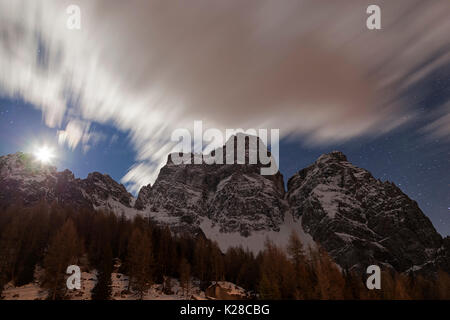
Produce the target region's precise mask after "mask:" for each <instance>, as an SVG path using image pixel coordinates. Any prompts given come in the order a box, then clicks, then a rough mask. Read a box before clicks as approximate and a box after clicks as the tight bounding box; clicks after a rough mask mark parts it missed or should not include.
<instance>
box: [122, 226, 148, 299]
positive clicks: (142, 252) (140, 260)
mask: <svg viewBox="0 0 450 320" xmlns="http://www.w3.org/2000/svg"><path fill="white" fill-rule="evenodd" d="M151 245H152V244H151V241H150V236H149V235H148V233H147V232H145V231H141V230H140V229H139V228H138V227H135V229H134V230H133V232H132V234H131V238H130V241H129V243H128V259H127V262H128V270H129V277H130V286H131V288H132V289H133V290H135V291H136V293H137V294H138V296H139V298H140V299H142V297H143V294H144V292H145V291H146V290H147V288H148V286H149V284H150V282H151V280H152V266H153V257H152V247H151Z"/></svg>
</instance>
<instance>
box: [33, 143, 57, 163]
mask: <svg viewBox="0 0 450 320" xmlns="http://www.w3.org/2000/svg"><path fill="white" fill-rule="evenodd" d="M34 155H35V157H36V159H37V160H38V161H40V162H42V163H45V164H47V163H50V162H51V161H52V159H53V158H54V157H55V154H54V152H53V150H52V149H50V148H48V147H46V146H43V147H40V148H38V149H37V150H36V152H35V153H34Z"/></svg>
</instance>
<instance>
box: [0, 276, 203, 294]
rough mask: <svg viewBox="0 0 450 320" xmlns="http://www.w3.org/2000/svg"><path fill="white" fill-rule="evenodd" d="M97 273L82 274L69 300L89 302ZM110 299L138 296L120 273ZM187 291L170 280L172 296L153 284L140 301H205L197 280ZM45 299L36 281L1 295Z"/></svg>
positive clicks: (113, 280) (4, 291)
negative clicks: (78, 288) (77, 287)
mask: <svg viewBox="0 0 450 320" xmlns="http://www.w3.org/2000/svg"><path fill="white" fill-rule="evenodd" d="M96 274H97V272H96V271H95V270H94V271H92V272H82V274H81V289H80V290H70V291H68V292H67V294H66V298H67V299H69V300H90V299H91V291H92V289H93V288H94V287H95V284H96V283H97V276H96ZM111 282H112V284H111V289H112V290H111V299H112V300H136V299H139V296H138V295H137V294H136V293H135V292H133V291H128V276H126V275H124V274H121V273H112V274H111ZM191 283H192V284H191V287H190V289H189V291H185V290H183V288H182V287H181V286H180V283H179V281H178V280H177V279H171V291H172V294H165V293H164V292H163V286H162V285H161V284H153V285H151V286H150V288H149V289H148V290H147V291H146V292H145V293H144V296H143V297H142V299H144V300H186V299H192V296H195V298H196V299H206V297H205V293H204V292H203V291H201V290H200V288H199V283H198V281H197V280H195V279H192V281H191ZM46 298H47V290H45V289H44V288H41V287H40V285H39V282H38V281H34V282H33V283H30V284H26V285H24V286H21V287H15V286H13V285H12V283H8V284H7V285H6V286H5V288H4V290H3V293H2V299H4V300H45V299H46Z"/></svg>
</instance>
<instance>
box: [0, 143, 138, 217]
mask: <svg viewBox="0 0 450 320" xmlns="http://www.w3.org/2000/svg"><path fill="white" fill-rule="evenodd" d="M0 190H1V192H0V206H3V207H6V206H9V205H11V204H14V203H18V204H24V205H33V204H36V203H38V202H40V201H46V202H48V203H53V202H57V203H60V204H63V205H67V206H70V207H72V208H74V209H77V208H78V209H79V208H95V209H102V210H112V211H114V212H116V213H118V214H122V213H123V214H125V215H132V214H135V211H136V210H135V209H134V208H133V204H134V198H133V196H132V195H131V194H130V193H128V192H127V190H126V189H125V187H124V186H123V185H121V184H118V183H117V182H116V181H114V180H113V179H112V178H111V177H110V176H108V175H104V174H101V173H98V172H94V173H91V174H89V175H88V177H87V178H86V179H76V178H75V177H74V175H73V173H72V172H70V171H69V170H65V171H62V172H57V171H56V168H55V167H52V166H49V165H44V164H42V163H40V162H38V161H36V160H35V159H34V157H33V156H32V155H29V154H24V153H21V152H18V153H15V154H10V155H6V156H2V157H0Z"/></svg>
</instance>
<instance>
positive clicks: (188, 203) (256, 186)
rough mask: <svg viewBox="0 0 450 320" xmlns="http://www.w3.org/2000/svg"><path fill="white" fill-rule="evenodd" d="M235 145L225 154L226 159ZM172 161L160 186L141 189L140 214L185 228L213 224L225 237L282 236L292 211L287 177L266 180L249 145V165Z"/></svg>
mask: <svg viewBox="0 0 450 320" xmlns="http://www.w3.org/2000/svg"><path fill="white" fill-rule="evenodd" d="M234 139H235V140H234V142H235V143H234V146H235V148H236V146H237V141H236V138H234ZM231 142H233V141H228V142H227V145H226V146H224V147H223V148H222V149H221V150H220V152H222V154H223V156H224V159H225V157H226V155H227V146H228V148H230V147H231V145H230V143H231ZM215 152H219V150H215ZM234 155H235V156H236V152H235V153H234ZM172 157H173V155H170V156H169V157H168V160H167V164H166V165H165V166H164V167H163V168H162V169H161V171H160V173H159V176H158V178H157V180H156V181H155V183H154V185H153V186H146V187H144V188H142V189H141V192H140V193H139V195H138V198H137V201H136V206H137V207H138V208H139V209H143V210H147V211H149V212H151V213H152V216H154V217H155V219H156V220H161V219H162V220H164V218H166V217H167V216H169V217H172V218H173V217H177V218H178V219H177V222H178V227H181V228H188V229H192V228H193V227H198V226H199V225H200V222H201V220H202V218H207V219H210V220H211V221H212V223H213V224H214V225H217V226H218V227H219V228H220V231H221V232H225V233H226V232H238V233H240V234H241V235H244V236H245V235H249V234H250V233H251V232H252V231H256V230H276V231H278V230H279V225H280V223H281V222H282V221H283V217H284V211H285V210H286V208H285V206H284V203H283V201H282V199H283V196H284V186H283V177H282V175H281V174H280V173H279V172H277V173H276V174H275V175H273V176H263V175H261V174H260V169H261V167H262V164H261V163H255V164H249V143H248V141H247V144H246V154H245V160H246V163H247V164H207V163H205V162H203V163H201V164H193V162H194V157H195V156H194V155H193V154H190V155H188V157H190V159H191V160H192V164H179V165H175V164H174V161H173V160H172ZM224 162H225V161H224ZM172 220H173V219H172Z"/></svg>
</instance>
